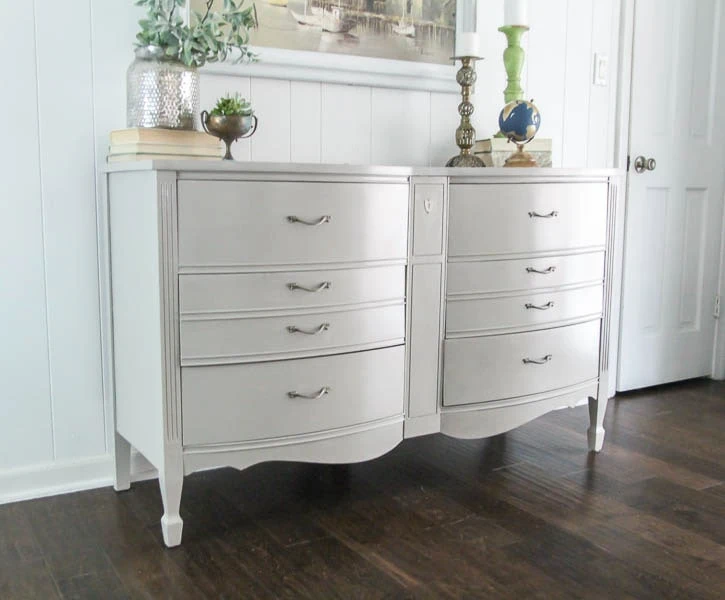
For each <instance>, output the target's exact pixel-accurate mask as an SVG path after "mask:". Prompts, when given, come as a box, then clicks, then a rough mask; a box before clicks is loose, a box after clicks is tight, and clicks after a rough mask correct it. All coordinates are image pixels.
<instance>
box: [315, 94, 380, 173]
mask: <svg viewBox="0 0 725 600" xmlns="http://www.w3.org/2000/svg"><path fill="white" fill-rule="evenodd" d="M371 94H372V90H371V89H370V88H369V87H354V86H350V85H335V84H331V83H323V84H322V104H321V110H320V113H321V119H322V162H323V163H334V164H353V165H361V164H362V165H365V164H369V163H370V138H371V135H370V131H371V114H370V113H371V110H372V106H371V104H372V102H371Z"/></svg>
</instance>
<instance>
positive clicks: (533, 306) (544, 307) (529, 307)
mask: <svg viewBox="0 0 725 600" xmlns="http://www.w3.org/2000/svg"><path fill="white" fill-rule="evenodd" d="M524 306H525V307H526V310H549V309H550V308H554V303H553V302H547V303H546V304H542V305H540V306H537V305H536V304H531V303H527V304H525V305H524Z"/></svg>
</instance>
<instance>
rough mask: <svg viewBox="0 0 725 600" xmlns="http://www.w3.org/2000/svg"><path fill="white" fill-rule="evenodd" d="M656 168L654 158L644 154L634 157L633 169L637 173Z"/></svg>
mask: <svg viewBox="0 0 725 600" xmlns="http://www.w3.org/2000/svg"><path fill="white" fill-rule="evenodd" d="M656 168H657V161H656V160H655V159H654V158H645V157H644V156H638V157H637V158H635V159H634V170H635V171H636V172H637V173H644V172H645V171H654V170H655V169H656Z"/></svg>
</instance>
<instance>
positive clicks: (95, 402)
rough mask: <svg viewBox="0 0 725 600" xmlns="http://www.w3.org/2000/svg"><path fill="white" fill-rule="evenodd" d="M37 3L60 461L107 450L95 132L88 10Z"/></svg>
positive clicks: (79, 4) (46, 0)
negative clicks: (65, 26)
mask: <svg viewBox="0 0 725 600" xmlns="http://www.w3.org/2000/svg"><path fill="white" fill-rule="evenodd" d="M35 6H36V32H37V36H38V38H37V44H36V47H37V52H38V57H37V64H38V92H39V101H38V114H39V119H40V139H41V142H42V143H41V146H40V161H41V189H42V199H43V214H44V217H45V218H44V220H43V222H44V238H45V270H46V294H47V299H48V300H47V301H48V340H49V344H50V375H51V381H52V385H53V414H54V430H55V458H56V460H63V459H71V458H81V457H87V456H97V455H100V454H104V453H105V451H106V441H105V431H104V414H103V388H102V374H101V349H100V336H101V332H100V317H99V305H98V275H97V261H98V257H97V252H96V250H97V247H96V213H95V168H94V146H95V138H94V131H93V120H92V119H89V118H88V116H89V115H91V114H93V81H92V68H91V31H90V9H89V5H88V2H85V1H83V0H70V1H69V2H65V3H58V2H55V1H54V0H36V3H35ZM70 14H72V17H71V18H72V19H73V20H74V21H75V22H76V29H75V31H74V34H73V35H72V36H68V38H67V39H66V40H65V42H64V50H63V52H58V47H57V43H56V37H55V34H56V32H57V30H58V26H59V24H61V23H63V22H64V20H66V19H68V18H69V16H68V15H70ZM69 53H70V54H71V55H72V56H73V60H72V61H69V60H68V59H67V54H69ZM69 82H72V84H70V85H69ZM69 107H72V108H71V109H70V110H69Z"/></svg>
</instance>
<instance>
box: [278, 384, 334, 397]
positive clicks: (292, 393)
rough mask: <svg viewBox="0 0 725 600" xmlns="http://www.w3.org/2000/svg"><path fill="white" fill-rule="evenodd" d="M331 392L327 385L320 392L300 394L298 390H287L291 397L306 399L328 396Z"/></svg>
mask: <svg viewBox="0 0 725 600" xmlns="http://www.w3.org/2000/svg"><path fill="white" fill-rule="evenodd" d="M329 393H330V388H329V387H327V386H325V387H323V388H322V389H320V391H319V392H317V393H314V394H300V393H298V392H287V396H288V397H289V398H304V399H305V400H319V399H320V398H322V397H323V396H327V394H329Z"/></svg>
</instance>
